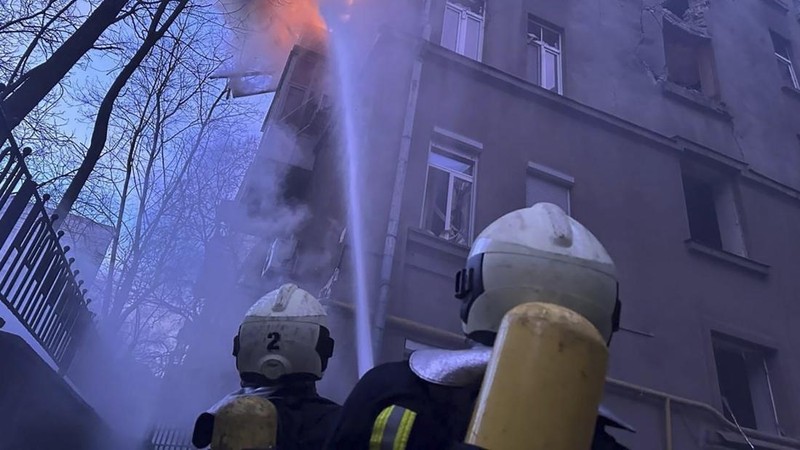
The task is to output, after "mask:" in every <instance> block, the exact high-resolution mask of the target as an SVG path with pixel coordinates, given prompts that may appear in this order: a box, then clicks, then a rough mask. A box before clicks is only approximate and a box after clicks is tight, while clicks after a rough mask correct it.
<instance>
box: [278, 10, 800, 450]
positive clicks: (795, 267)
mask: <svg viewBox="0 0 800 450" xmlns="http://www.w3.org/2000/svg"><path fill="white" fill-rule="evenodd" d="M781 4H782V2H776V1H775V0H750V1H747V2H735V3H734V2H702V1H701V2H700V3H699V4H697V5H699V6H698V7H699V8H700V9H699V11H701V12H703V11H705V12H704V14H703V19H704V22H705V24H706V25H707V29H706V33H707V34H708V35H710V41H708V42H710V46H711V48H712V49H713V59H712V63H713V66H714V67H715V69H716V70H715V74H716V76H715V78H716V80H717V85H718V93H719V94H718V96H715V98H712V99H707V98H703V97H702V96H700V97H698V96H697V95H695V94H694V93H691V92H689V93H687V92H684V91H683V90H681V89H678V88H676V86H674V84H673V83H671V82H670V78H669V74H668V70H667V68H666V67H665V56H664V55H665V53H664V45H665V44H664V39H663V36H664V34H663V33H662V29H663V26H665V25H664V21H665V20H667V19H665V18H664V16H665V13H664V12H663V9H662V8H661V6H660V2H655V1H648V0H644V1H633V0H622V1H617V2H609V1H606V0H585V1H581V2H577V1H573V0H565V1H560V2H540V1H523V0H502V1H489V2H487V9H486V15H485V17H486V18H485V34H484V40H483V58H482V61H481V62H478V61H473V60H471V59H468V58H465V57H463V56H460V55H457V54H455V53H453V52H451V51H449V50H446V49H444V48H442V47H440V46H439V45H437V44H438V42H439V41H440V38H441V24H442V20H443V14H444V8H445V2H444V1H443V0H432V1H431V10H430V15H429V20H430V25H431V27H430V29H431V37H430V41H431V42H424V41H422V40H420V39H419V38H418V37H415V36H413V35H406V34H403V33H395V32H391V31H389V32H383V33H382V34H381V37H380V38H379V39H378V40H377V41H375V44H374V45H373V46H372V47H370V50H369V51H368V52H366V53H365V55H366V58H365V59H366V61H367V63H366V65H365V69H364V72H363V74H362V75H361V77H362V78H361V79H360V80H361V83H360V85H359V87H360V91H359V92H360V94H363V96H362V98H360V99H359V101H362V102H363V103H361V104H360V107H362V108H363V111H367V113H366V114H365V117H366V119H365V123H364V124H362V125H363V128H362V131H363V132H364V134H365V136H364V140H363V146H362V148H361V149H360V151H361V152H363V153H362V154H361V155H360V161H361V163H362V167H363V168H365V169H364V170H363V173H362V176H363V178H362V179H361V180H359V182H361V183H363V184H362V191H363V196H362V197H361V209H362V210H361V213H362V215H363V217H366V218H367V220H365V221H364V233H363V237H364V242H365V247H366V250H365V257H366V261H367V262H366V264H365V266H366V267H367V274H366V277H367V280H368V284H369V285H368V296H369V298H370V299H371V301H372V302H373V303H374V301H375V299H376V298H377V297H378V292H379V282H378V280H379V278H378V277H379V274H378V269H379V267H380V261H381V255H382V253H383V250H384V241H385V234H386V229H387V223H388V214H389V204H390V199H391V193H392V190H393V186H394V182H395V178H394V177H395V170H396V167H397V155H398V151H399V149H400V148H401V145H402V143H403V142H404V138H407V139H410V153H409V159H408V166H407V172H406V174H405V178H404V179H405V186H404V190H403V192H402V203H401V215H400V227H399V236H398V241H397V246H396V252H395V254H394V265H393V272H392V275H393V276H392V279H391V284H390V287H391V291H390V303H389V309H388V312H389V315H390V317H389V319H388V321H387V331H386V337H385V339H384V343H383V344H384V345H383V353H382V360H396V359H400V358H402V357H403V355H404V353H405V348H404V347H405V341H406V340H407V339H409V340H414V341H417V342H419V343H422V344H426V345H435V346H443V347H449V348H455V347H459V346H462V345H463V344H464V343H463V340H462V339H461V338H460V337H459V333H460V323H459V320H458V308H459V304H458V303H457V301H456V300H455V299H454V298H453V296H452V276H453V275H454V274H455V272H456V271H457V270H459V269H460V268H461V267H462V265H463V262H464V259H465V257H466V255H467V253H468V247H466V246H464V245H460V244H456V243H452V242H447V241H445V240H443V239H440V238H438V237H436V236H433V235H431V233H427V232H426V231H424V230H421V229H420V227H421V214H422V210H423V199H424V195H425V180H426V174H427V158H428V152H429V148H430V144H431V142H436V141H442V142H445V143H446V144H447V145H450V146H456V147H461V149H462V150H464V151H466V152H468V153H470V152H471V153H472V156H473V157H474V158H475V159H476V161H477V165H476V167H477V168H476V175H475V191H474V192H475V203H474V227H473V229H474V230H475V231H476V233H474V235H477V232H478V231H480V230H481V229H483V227H485V226H486V225H488V224H489V223H491V222H492V221H493V220H495V219H497V218H498V217H500V216H501V215H503V214H505V213H507V212H509V211H512V210H514V209H517V208H521V207H524V206H525V205H526V179H527V176H528V164H529V163H535V164H538V165H542V166H546V167H548V168H550V169H553V170H555V171H558V172H560V173H563V174H566V175H567V176H569V177H571V178H572V179H574V183H572V187H571V189H570V199H571V214H572V215H573V216H574V217H575V218H576V219H577V220H578V221H580V222H581V223H583V224H584V225H585V226H586V227H587V228H589V229H590V230H591V231H592V232H593V233H594V234H595V235H596V236H597V237H598V238H599V239H600V240H601V242H603V244H604V245H605V246H606V247H607V249H608V250H609V253H610V254H611V255H612V257H613V258H614V260H615V262H616V264H617V267H618V271H619V275H620V295H621V299H622V301H623V304H624V307H623V316H622V326H623V328H624V329H623V330H621V331H620V332H619V333H618V334H617V335H616V336H615V338H614V341H613V344H612V348H611V350H612V357H611V365H610V370H609V376H610V378H611V380H610V381H609V384H608V389H607V401H608V402H609V403H610V404H611V405H613V406H614V407H616V408H617V409H618V410H619V413H620V414H621V415H623V416H624V417H626V418H628V419H629V421H630V422H631V423H632V424H633V425H634V426H636V427H637V428H638V433H637V434H636V435H622V434H621V435H620V439H621V440H622V441H623V442H625V443H627V444H629V445H630V446H631V448H634V449H639V448H642V449H644V448H665V446H666V442H668V434H667V431H666V430H665V423H666V419H667V417H669V418H670V421H671V427H672V428H671V431H670V432H669V439H671V442H672V445H673V448H682V449H683V448H687V449H699V448H738V447H736V445H737V444H733V443H731V442H727V443H725V442H724V441H725V440H726V439H728V440H731V441H732V440H735V439H737V438H736V436H737V435H738V433H736V432H734V433H733V434H732V435H731V434H730V433H731V432H732V431H735V430H734V429H732V425H731V424H729V423H725V421H724V420H723V418H722V416H721V415H720V414H719V412H722V411H724V405H723V402H722V397H721V394H720V386H719V379H720V375H721V374H719V373H718V369H717V365H716V364H715V353H714V347H713V342H714V341H713V340H712V336H716V335H724V336H726V340H727V341H730V342H735V343H736V344H737V345H742V346H744V347H746V348H754V349H758V351H759V352H760V353H762V354H764V355H766V356H765V358H766V361H767V368H768V370H769V380H770V382H771V388H772V391H773V395H772V396H770V395H769V393H768V392H763V387H753V388H752V390H753V395H754V397H755V396H758V397H759V399H760V400H759V401H756V402H755V403H757V404H755V405H754V409H755V410H757V411H756V415H758V416H759V419H758V422H759V423H758V428H759V431H760V432H762V433H763V435H758V434H757V433H750V434H751V437H752V436H754V435H758V436H759V437H760V438H761V439H762V440H767V441H771V442H779V443H781V445H784V446H785V447H786V448H800V443H798V441H792V440H790V439H788V438H780V437H778V432H777V430H776V427H775V424H773V423H770V422H772V420H771V419H770V418H769V417H767V419H763V416H765V415H766V416H770V415H771V414H772V411H771V409H772V408H771V406H770V405H769V404H767V407H765V406H764V401H767V402H769V403H771V401H772V400H774V402H775V413H776V415H777V417H778V419H779V421H780V425H781V427H782V429H783V431H784V432H785V434H786V435H787V436H792V437H794V438H800V427H799V426H798V424H800V411H799V410H798V406H800V402H799V401H800V391H798V389H800V387H798V384H797V383H796V381H795V380H796V379H797V377H798V376H799V375H800V356H798V354H797V352H796V345H797V343H798V342H800V331H798V329H797V327H796V326H794V319H795V318H796V317H798V313H800V306H798V304H797V302H796V296H797V292H800V279H798V277H796V276H795V274H797V273H798V271H799V270H800V258H798V256H797V255H798V254H800V239H797V238H796V236H795V234H796V231H795V230H798V229H800V190H798V189H800V170H798V169H799V168H800V141H798V133H800V95H798V93H797V92H795V90H792V89H790V88H786V87H782V85H781V81H780V77H779V75H778V72H777V67H776V64H775V55H774V50H773V48H772V42H771V40H770V34H769V32H770V30H772V31H774V32H777V33H779V34H781V35H782V36H784V37H786V38H788V39H790V40H791V42H792V43H793V46H794V49H795V54H796V55H797V54H800V24H798V21H797V17H798V16H797V14H798V13H800V11H798V10H797V7H796V6H791V5H790V6H789V8H783V7H781V6H780V5H781ZM697 5H695V6H697ZM706 5H707V6H708V9H707V10H706V9H704V8H705V6H706ZM528 14H532V15H534V16H536V17H537V18H538V19H540V20H542V21H545V22H547V23H550V24H551V25H552V26H554V27H557V28H559V29H560V30H561V31H562V33H563V34H562V36H563V81H564V92H563V95H558V94H556V93H553V92H550V91H547V90H545V89H542V88H540V87H538V86H536V85H534V84H532V83H530V82H528V81H526V80H525V67H526V62H525V45H526V44H525V36H526V24H527V16H528ZM415 59H417V60H418V61H420V62H421V64H422V71H421V77H420V79H419V80H418V83H416V82H412V79H411V74H412V73H413V71H412V65H413V62H414V60H415ZM795 66H796V67H797V66H798V63H797V62H796V63H795ZM285 77H286V78H285V80H284V82H282V84H281V86H286V85H288V84H287V83H289V79H290V78H291V74H290V73H288V72H287V75H285ZM412 86H413V87H415V88H416V87H418V89H419V99H418V102H417V103H416V105H414V107H413V108H411V109H410V111H412V112H413V122H412V124H413V127H412V128H411V132H410V134H408V135H407V136H404V135H403V124H404V120H406V118H407V117H411V116H408V115H407V114H408V112H407V111H406V106H407V104H408V93H409V90H410V88H412ZM281 95H282V94H281V91H280V90H279V92H278V94H277V96H276V101H275V102H274V104H273V107H272V108H273V110H272V111H271V112H270V117H271V119H270V118H268V121H267V122H268V123H267V124H268V125H269V124H270V123H279V122H280V119H279V118H278V117H279V115H277V114H276V113H277V112H279V110H280V108H281V103H280V101H279V99H280V97H281ZM326 120H330V117H328V118H327V119H326ZM325 129H326V130H327V131H326V132H324V133H322V134H321V136H320V137H319V139H318V140H314V141H313V144H306V145H312V147H313V153H314V155H315V158H314V163H313V168H312V177H311V181H310V182H309V183H310V188H309V191H308V195H307V197H306V198H305V199H304V202H305V203H306V204H307V205H308V208H309V210H310V211H311V214H310V215H309V217H308V218H307V220H306V222H305V225H304V228H303V230H305V231H302V232H300V233H299V234H298V239H299V241H301V242H313V243H314V244H313V245H311V246H310V247H312V248H314V249H315V250H314V251H316V252H319V251H320V249H325V248H327V249H329V251H331V252H338V251H339V249H340V247H339V245H338V243H336V242H334V241H335V239H331V238H325V239H320V238H319V236H329V235H336V234H338V230H339V229H340V227H342V226H344V225H345V224H346V223H348V218H347V216H346V208H347V207H348V201H347V200H346V189H345V187H344V179H345V177H344V176H343V161H344V160H345V158H346V153H344V152H343V150H342V148H341V145H340V142H339V141H338V140H337V137H336V136H337V135H336V133H335V127H333V128H325ZM459 142H460V143H459ZM274 150H275V151H281V149H274ZM306 150H308V149H306ZM687 166H692V167H694V166H698V167H707V168H710V169H711V171H710V172H709V173H713V174H715V176H716V177H719V178H720V179H722V180H723V181H724V184H725V186H726V189H727V190H726V191H725V192H726V195H728V200H730V202H728V203H726V204H728V205H729V208H733V209H735V211H736V214H734V215H736V216H738V218H737V220H736V222H738V228H740V229H741V236H742V238H743V241H744V244H743V246H740V247H737V248H736V249H734V250H735V251H734V250H732V249H731V248H727V250H729V251H722V250H721V249H715V248H711V247H709V246H706V245H701V244H698V243H697V242H696V239H695V240H692V239H691V238H692V232H691V229H690V222H689V215H688V213H687V206H686V200H685V196H684V194H685V187H684V183H683V181H682V173H683V172H684V169H685V168H686V167H687ZM723 213H725V212H724V211H722V212H720V214H723ZM735 225H736V224H733V225H729V227H733V228H736V227H735ZM326 229H327V230H328V231H325V230H326ZM331 229H335V230H336V231H335V232H331V231H330V230H331ZM723 232H726V230H723ZM726 245H727V244H726ZM301 247H302V246H301ZM306 248H308V247H306ZM345 252H346V255H347V256H346V257H345V258H344V259H343V261H345V263H344V264H343V265H342V266H341V267H340V269H341V274H340V278H339V281H338V282H337V283H336V284H335V288H334V291H333V293H332V295H331V296H330V298H327V299H325V301H326V304H327V305H328V306H329V309H330V311H331V312H332V315H333V322H334V336H335V337H337V339H339V340H338V341H337V352H338V356H337V357H336V358H337V359H336V361H335V362H334V363H333V364H332V365H331V369H330V370H329V373H328V374H327V376H326V380H325V381H324V382H323V383H322V387H323V391H326V392H330V393H331V394H330V395H332V396H334V397H335V398H338V399H341V398H343V396H344V394H345V393H346V392H347V390H348V389H349V386H351V385H352V383H353V382H354V381H355V378H356V373H355V370H354V366H355V361H354V358H353V354H352V351H351V350H352V349H353V348H354V345H356V339H355V336H353V333H352V328H353V327H352V323H351V322H350V321H351V320H352V304H353V292H354V285H353V277H352V272H353V267H352V265H351V264H349V261H350V258H349V256H351V255H352V253H351V252H352V249H351V248H350V247H345ZM737 253H738V254H737ZM313 255H314V252H310V251H306V252H305V253H304V250H302V248H301V249H300V250H298V255H297V258H298V260H302V259H303V258H304V257H305V258H313V257H314V256H313ZM335 260H336V258H333V259H332V260H330V261H335ZM326 264H328V265H329V268H330V270H332V269H333V267H332V266H333V265H334V264H335V263H334V262H326V263H325V264H322V266H325V265H326ZM316 270H317V272H315V273H317V276H318V278H315V277H310V278H309V277H306V278H304V279H303V281H304V282H305V283H310V285H313V286H321V285H322V284H324V282H325V281H327V280H328V276H327V275H324V276H322V274H326V273H327V270H326V268H325V267H319V268H317V269H316ZM314 289H316V287H315V288H314ZM340 327H341V328H340ZM337 328H339V329H337ZM337 333H338V336H337ZM722 375H723V376H724V374H722ZM758 376H761V375H758ZM615 380H616V381H615ZM626 383H627V384H626ZM632 385H633V386H632ZM759 389H761V391H759ZM654 391H657V392H654ZM666 395H672V396H678V397H681V398H685V399H690V400H692V401H695V402H700V403H702V404H705V405H707V406H702V405H699V406H698V405H687V403H686V402H684V401H682V400H680V399H673V400H672V401H671V402H670V403H669V404H668V405H665V399H666ZM665 407H668V408H669V412H668V413H667V412H665ZM714 410H716V411H717V413H716V414H715V413H714V412H713V411H714ZM718 432H724V433H728V434H719V433H718ZM765 448H766V447H765ZM770 448H771V447H770Z"/></svg>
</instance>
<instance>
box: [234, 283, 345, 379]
mask: <svg viewBox="0 0 800 450" xmlns="http://www.w3.org/2000/svg"><path fill="white" fill-rule="evenodd" d="M326 325H327V314H326V312H325V309H324V308H323V307H322V305H321V304H320V302H319V301H318V300H317V299H316V298H314V296H313V295H311V294H309V293H308V292H306V291H304V290H302V289H300V288H298V287H297V286H296V285H294V284H284V285H283V286H281V287H280V288H279V289H276V290H274V291H272V292H270V293H268V294H266V295H265V296H263V297H261V299H259V300H258V301H257V302H256V303H255V304H254V305H253V306H252V307H251V308H250V310H249V311H247V314H245V317H244V321H242V324H241V326H240V327H239V334H238V335H237V336H236V338H235V339H234V349H233V354H234V356H235V357H236V369H237V370H238V371H239V373H240V374H241V376H242V379H243V380H246V379H248V378H249V379H252V380H256V381H261V382H264V381H266V382H267V383H271V382H276V381H280V380H281V379H282V378H283V377H285V376H298V377H304V378H306V379H313V380H318V379H320V378H322V374H323V372H324V371H325V369H326V367H327V365H328V359H329V358H330V357H331V356H332V355H333V339H332V338H331V337H330V331H329V330H328V328H327V326H326Z"/></svg>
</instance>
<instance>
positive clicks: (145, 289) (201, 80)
mask: <svg viewBox="0 0 800 450" xmlns="http://www.w3.org/2000/svg"><path fill="white" fill-rule="evenodd" d="M219 30H220V29H219V28H216V29H214V28H209V27H208V26H207V24H206V23H205V22H202V21H198V20H196V18H195V17H193V16H191V15H181V16H178V17H176V20H175V21H174V24H173V26H172V27H170V29H169V30H167V31H165V34H164V36H163V37H162V38H160V39H159V40H158V41H156V42H155V43H154V46H153V48H152V51H151V52H149V53H148V55H147V56H146V57H145V58H143V59H142V61H141V62H140V63H137V66H138V68H137V70H135V71H133V72H132V73H131V76H130V80H129V81H128V82H127V83H126V85H125V87H124V89H121V90H120V92H119V96H117V98H116V102H115V107H114V108H113V109H112V110H110V111H109V114H108V118H107V121H108V122H107V130H108V143H107V145H104V146H102V147H98V149H104V151H105V152H106V153H105V155H106V156H104V157H103V158H102V159H98V164H97V166H96V167H95V168H94V170H92V171H91V172H90V173H89V175H90V176H87V180H88V183H87V184H86V189H85V190H84V192H83V193H82V195H81V196H80V198H79V199H80V201H79V202H78V203H77V205H76V206H77V208H76V210H77V211H79V212H81V214H83V215H86V216H88V217H90V218H93V219H95V220H98V221H102V222H105V223H108V224H111V225H112V227H113V236H114V237H113V239H112V242H111V247H110V251H109V257H108V259H107V261H106V262H105V264H104V266H103V267H102V268H101V283H100V285H99V287H98V290H99V291H100V297H101V298H102V306H101V310H100V315H99V317H100V320H101V322H100V325H101V326H102V327H103V328H104V329H105V330H107V331H109V332H112V333H122V335H123V336H124V337H125V339H126V341H127V343H128V346H129V349H130V350H131V351H132V352H134V353H135V354H136V355H138V356H139V357H141V358H143V359H145V360H147V362H148V363H150V364H151V365H152V366H153V367H154V368H155V369H157V370H158V369H159V367H160V365H161V364H162V363H160V362H159V361H162V360H164V358H166V355H167V352H168V351H171V349H172V348H173V347H174V345H173V344H171V342H172V341H173V340H174V334H175V333H176V332H177V330H178V328H180V327H179V325H180V324H181V323H182V322H183V321H184V320H191V319H192V318H193V317H194V316H195V315H196V314H197V313H198V312H199V308H200V305H199V303H198V301H197V300H196V299H195V298H194V296H193V295H192V286H193V284H194V282H195V281H196V276H197V270H198V269H199V266H200V263H201V262H202V257H203V247H204V244H205V241H206V240H207V239H208V237H209V233H210V227H211V226H212V224H213V221H212V220H210V216H209V214H211V215H213V212H214V211H215V209H216V204H217V203H218V202H219V201H220V200H221V199H222V198H225V197H229V196H232V195H233V194H234V193H235V187H236V186H237V184H238V179H239V178H240V176H241V174H242V172H243V170H244V165H245V164H246V163H247V161H248V160H249V158H248V154H249V152H251V151H252V150H253V148H254V147H255V145H254V143H253V142H251V141H248V138H247V136H248V133H247V130H243V129H241V126H240V124H242V123H244V122H245V121H244V120H242V119H243V118H248V117H250V116H251V115H252V113H253V112H254V111H250V110H247V109H244V108H243V106H244V105H242V104H240V103H234V102H230V101H229V100H228V99H227V96H226V90H225V85H224V83H222V82H220V81H216V82H215V81H214V80H211V78H210V76H211V74H212V73H214V71H215V70H216V69H217V68H218V67H219V65H220V64H221V63H222V58H221V56H222V55H223V52H222V51H221V50H220V49H219V48H218V46H217V45H216V44H217V43H218V42H219V41H220V39H219V37H218V33H219ZM215 33H216V34H215ZM107 96H108V91H106V90H104V89H102V88H100V89H95V90H94V91H91V90H89V91H88V92H87V94H86V95H84V96H83V97H81V100H82V102H83V103H84V104H86V105H94V104H97V102H98V101H101V102H102V101H104V100H105V99H106V98H108V97H107ZM89 111H91V108H89ZM95 130H97V128H95ZM98 156H99V155H98Z"/></svg>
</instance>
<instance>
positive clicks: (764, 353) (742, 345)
mask: <svg viewBox="0 0 800 450" xmlns="http://www.w3.org/2000/svg"><path fill="white" fill-rule="evenodd" d="M717 349H720V350H724V351H727V352H730V353H733V352H736V353H739V354H741V355H742V357H743V358H744V360H745V362H746V361H747V359H748V358H754V357H757V358H758V360H759V362H760V364H759V368H758V369H757V370H758V371H759V373H760V375H759V378H760V379H758V380H756V379H754V378H753V376H754V375H753V373H752V372H750V371H747V372H746V373H745V376H746V377H747V382H748V391H749V395H750V398H751V407H752V411H753V414H754V419H755V422H756V423H755V428H749V427H746V426H744V425H741V426H742V428H745V429H750V430H755V431H760V432H765V433H769V434H773V433H774V434H779V433H780V430H781V429H782V427H781V422H780V416H779V414H778V409H777V405H776V402H775V387H774V385H775V379H774V372H775V365H776V362H775V357H776V350H775V349H774V348H771V347H766V346H763V345H761V344H759V343H756V342H751V341H749V340H745V339H742V338H739V337H738V336H736V335H733V334H728V333H726V332H721V331H718V330H717V329H714V328H712V329H711V333H710V351H711V353H710V356H711V367H713V375H714V384H715V385H716V396H717V398H718V399H719V405H720V406H721V408H722V409H721V412H722V414H723V415H725V416H726V417H727V415H728V414H729V413H730V414H732V413H731V412H730V411H729V410H728V409H727V408H726V406H725V400H723V394H722V386H721V383H722V380H721V379H720V372H719V368H718V361H717ZM761 376H763V378H761ZM758 383H763V385H762V386H760V388H761V389H760V390H762V391H763V392H760V393H759V392H758V391H757V390H754V385H755V384H758ZM759 395H766V396H767V398H760V397H758V396H759ZM729 406H730V405H729ZM765 406H766V407H767V408H768V409H769V411H761V410H760V409H759V407H762V408H763V407H765ZM764 414H767V417H765V416H764ZM764 419H766V421H767V422H768V423H763V422H762V420H764ZM739 420H740V419H737V422H738V421H739Z"/></svg>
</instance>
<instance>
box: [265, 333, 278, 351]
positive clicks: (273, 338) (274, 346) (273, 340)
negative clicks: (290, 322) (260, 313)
mask: <svg viewBox="0 0 800 450" xmlns="http://www.w3.org/2000/svg"><path fill="white" fill-rule="evenodd" d="M267 338H268V339H270V341H269V344H267V350H280V349H281V348H280V347H278V342H280V341H281V334H280V333H276V332H272V333H270V334H268V335H267Z"/></svg>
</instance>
